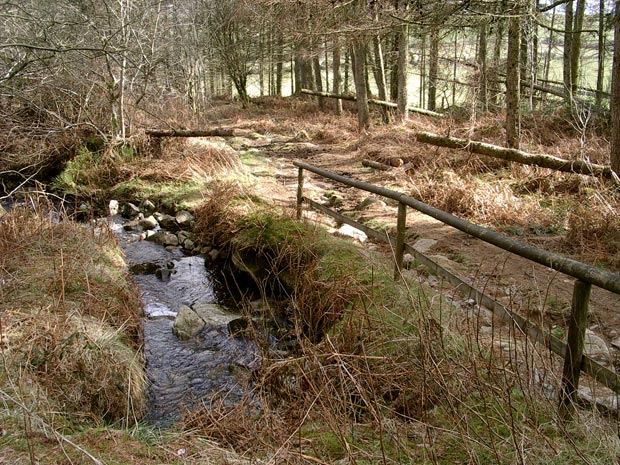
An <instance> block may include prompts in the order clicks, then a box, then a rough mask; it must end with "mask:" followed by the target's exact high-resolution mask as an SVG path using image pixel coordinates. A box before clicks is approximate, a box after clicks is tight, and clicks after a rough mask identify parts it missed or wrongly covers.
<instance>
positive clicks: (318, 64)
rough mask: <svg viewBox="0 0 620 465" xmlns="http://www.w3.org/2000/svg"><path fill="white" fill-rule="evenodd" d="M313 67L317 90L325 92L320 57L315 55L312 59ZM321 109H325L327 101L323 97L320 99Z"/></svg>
mask: <svg viewBox="0 0 620 465" xmlns="http://www.w3.org/2000/svg"><path fill="white" fill-rule="evenodd" d="M312 65H313V68H314V82H315V89H316V90H317V91H318V92H323V79H322V78H321V62H320V61H319V56H318V55H315V56H314V58H313V59H312ZM319 108H320V109H321V110H324V109H325V99H324V98H323V97H319Z"/></svg>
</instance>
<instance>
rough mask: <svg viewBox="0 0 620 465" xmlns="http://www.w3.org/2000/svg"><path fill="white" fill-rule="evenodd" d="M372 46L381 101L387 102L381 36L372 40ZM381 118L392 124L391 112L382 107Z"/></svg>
mask: <svg viewBox="0 0 620 465" xmlns="http://www.w3.org/2000/svg"><path fill="white" fill-rule="evenodd" d="M372 45H373V49H374V55H375V66H374V68H373V71H374V75H375V82H376V83H377V92H378V94H379V100H383V101H385V100H387V92H386V89H385V66H384V63H383V51H382V50H381V40H380V39H379V36H377V35H376V36H374V37H373V38H372ZM381 117H382V119H383V122H384V123H389V122H390V111H389V110H388V109H387V108H386V107H381Z"/></svg>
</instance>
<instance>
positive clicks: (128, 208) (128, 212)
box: [121, 202, 140, 218]
mask: <svg viewBox="0 0 620 465" xmlns="http://www.w3.org/2000/svg"><path fill="white" fill-rule="evenodd" d="M139 214H140V209H139V208H138V207H137V206H136V205H134V204H133V203H131V202H128V203H126V204H124V205H123V209H122V211H121V215H123V217H124V218H135V217H136V216H138V215H139Z"/></svg>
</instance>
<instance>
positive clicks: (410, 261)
mask: <svg viewBox="0 0 620 465" xmlns="http://www.w3.org/2000/svg"><path fill="white" fill-rule="evenodd" d="M415 264H416V261H415V257H414V256H413V255H411V254H410V253H406V254H404V255H403V268H404V269H406V270H410V269H411V268H414V267H415Z"/></svg>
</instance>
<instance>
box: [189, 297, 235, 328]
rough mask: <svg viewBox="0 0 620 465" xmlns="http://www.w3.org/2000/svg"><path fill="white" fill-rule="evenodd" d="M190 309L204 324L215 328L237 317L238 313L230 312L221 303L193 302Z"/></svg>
mask: <svg viewBox="0 0 620 465" xmlns="http://www.w3.org/2000/svg"><path fill="white" fill-rule="evenodd" d="M192 309H193V311H194V312H195V313H196V314H197V315H198V316H199V317H200V318H201V319H202V321H203V322H204V323H205V324H206V325H208V326H211V327H216V328H219V327H221V326H225V325H227V324H228V323H229V322H230V321H232V320H235V319H237V318H239V315H235V314H233V313H230V312H229V311H227V310H226V309H225V308H224V307H222V306H221V305H218V304H214V303H206V302H199V303H195V304H194V305H192Z"/></svg>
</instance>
